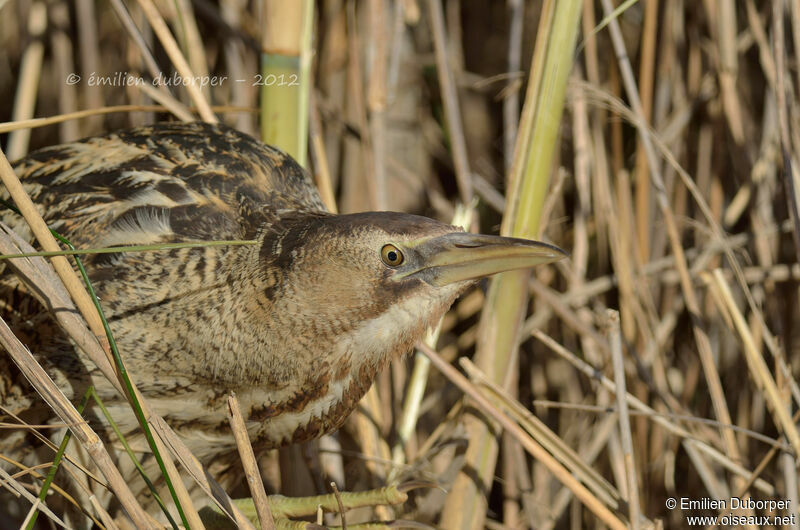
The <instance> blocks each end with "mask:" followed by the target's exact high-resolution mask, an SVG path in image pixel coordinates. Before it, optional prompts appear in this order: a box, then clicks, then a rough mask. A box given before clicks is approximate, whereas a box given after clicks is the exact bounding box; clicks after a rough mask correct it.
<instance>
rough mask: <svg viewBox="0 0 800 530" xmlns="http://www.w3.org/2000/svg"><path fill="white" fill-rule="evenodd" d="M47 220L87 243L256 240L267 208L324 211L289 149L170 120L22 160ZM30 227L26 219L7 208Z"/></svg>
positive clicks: (19, 166)
mask: <svg viewBox="0 0 800 530" xmlns="http://www.w3.org/2000/svg"><path fill="white" fill-rule="evenodd" d="M14 167H15V171H16V172H17V174H18V175H19V176H20V178H21V180H22V182H23V184H24V186H25V187H26V189H27V190H28V193H29V194H30V195H31V198H32V199H33V201H34V203H36V204H37V206H38V207H39V209H40V212H41V213H42V215H43V217H44V218H45V221H46V222H48V224H49V225H50V226H51V228H54V229H56V230H58V231H60V232H61V233H62V234H64V235H67V236H68V237H70V238H71V239H72V242H73V243H74V244H76V245H81V246H115V245H131V244H152V243H159V242H170V241H181V240H187V239H201V240H210V239H236V238H248V237H252V236H253V234H254V233H255V232H256V231H257V230H258V224H259V223H260V222H261V221H260V219H262V218H263V215H256V214H259V213H267V212H270V213H271V214H272V215H274V214H275V212H279V211H280V210H283V209H287V210H295V211H297V210H300V211H303V210H306V211H324V210H325V207H324V206H323V204H322V201H321V200H320V197H319V194H318V193H317V190H316V188H315V187H314V185H313V183H312V182H311V179H310V177H309V176H308V174H307V173H306V172H305V171H304V170H303V169H302V168H301V167H300V166H299V165H298V164H297V163H296V162H295V161H294V160H293V159H292V158H291V157H289V156H288V155H287V154H285V153H284V152H282V151H280V150H278V149H276V148H273V147H270V146H267V145H264V144H262V143H261V142H259V141H257V140H256V139H254V138H252V137H250V136H248V135H246V134H243V133H241V132H239V131H236V130H234V129H231V128H229V127H227V126H224V125H218V124H208V123H202V122H194V123H162V124H157V125H153V126H150V127H142V128H137V129H132V130H128V131H122V132H117V133H113V134H108V135H106V136H100V137H93V138H88V139H85V140H81V141H78V142H74V143H70V144H65V145H59V146H54V147H49V148H45V149H41V150H39V151H36V152H34V153H31V154H30V155H29V156H28V157H26V158H24V159H22V160H20V161H19V162H17V163H16V164H14ZM3 219H4V220H6V221H7V222H9V223H10V224H12V225H17V226H12V227H14V228H15V229H16V228H19V229H20V230H18V231H22V232H25V230H26V229H25V227H24V226H23V225H22V223H21V222H20V220H19V219H16V220H15V219H13V218H12V217H11V216H9V215H3Z"/></svg>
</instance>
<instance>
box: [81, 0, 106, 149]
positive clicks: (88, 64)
mask: <svg viewBox="0 0 800 530" xmlns="http://www.w3.org/2000/svg"><path fill="white" fill-rule="evenodd" d="M75 14H76V17H75V22H76V23H77V24H78V51H79V53H80V58H81V73H82V74H83V78H84V79H88V78H89V76H91V75H93V74H94V73H96V72H101V71H102V69H101V67H100V39H99V37H98V31H97V15H96V14H95V3H94V2H93V1H92V0H76V2H75ZM83 96H84V97H83V105H84V106H85V107H86V108H90V109H92V108H100V107H102V106H103V94H102V92H101V90H100V86H99V85H95V84H93V83H87V84H86V86H85V87H84V90H83ZM101 124H102V120H100V119H99V118H97V117H93V118H89V119H88V120H87V121H86V123H84V124H83V125H84V127H83V129H82V131H81V132H82V133H83V134H90V133H97V132H99V129H100V126H101Z"/></svg>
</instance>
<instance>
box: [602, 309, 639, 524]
mask: <svg viewBox="0 0 800 530" xmlns="http://www.w3.org/2000/svg"><path fill="white" fill-rule="evenodd" d="M607 317H608V328H609V331H608V342H609V344H610V345H611V361H612V364H613V366H614V381H615V383H616V390H615V393H616V397H617V413H618V415H619V430H620V440H621V442H622V451H623V457H624V459H625V478H626V479H627V485H628V508H629V509H630V525H631V528H632V529H633V530H638V529H639V528H640V527H641V525H640V520H639V518H640V517H641V515H642V508H641V505H640V501H639V481H638V477H637V473H636V463H635V462H634V458H633V437H632V436H631V419H630V414H628V400H627V399H626V396H627V394H628V392H627V390H626V385H625V360H624V359H623V357H622V336H621V332H620V326H619V313H618V312H617V311H614V310H612V309H609V310H608V312H607Z"/></svg>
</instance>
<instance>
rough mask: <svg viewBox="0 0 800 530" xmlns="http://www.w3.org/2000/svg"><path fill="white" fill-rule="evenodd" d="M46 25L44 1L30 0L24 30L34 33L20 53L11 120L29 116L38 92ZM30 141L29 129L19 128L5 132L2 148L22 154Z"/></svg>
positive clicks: (14, 155) (14, 157)
mask: <svg viewBox="0 0 800 530" xmlns="http://www.w3.org/2000/svg"><path fill="white" fill-rule="evenodd" d="M46 28H47V10H46V8H45V4H44V2H34V3H33V4H31V11H30V14H29V15H28V32H29V33H30V34H31V36H33V37H35V38H34V40H32V41H31V42H30V43H29V44H28V46H27V48H26V49H25V53H24V54H23V56H22V61H21V64H20V71H19V79H18V80H17V90H16V94H15V95H14V105H13V107H12V109H13V112H12V118H11V119H12V120H25V119H28V118H30V117H31V116H33V110H34V107H35V105H36V95H37V94H38V93H39V92H38V90H37V87H38V86H39V77H40V75H41V72H42V60H43V58H44V43H43V42H42V40H41V37H42V36H43V34H44V31H45V29H46ZM29 141H30V131H28V130H24V129H23V130H19V131H16V132H14V133H13V134H11V135H9V138H8V144H7V147H6V150H7V151H8V156H9V157H10V158H11V159H12V160H16V159H18V158H22V157H23V156H25V153H26V152H27V151H28V142H29Z"/></svg>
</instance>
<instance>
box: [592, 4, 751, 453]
mask: <svg viewBox="0 0 800 530" xmlns="http://www.w3.org/2000/svg"><path fill="white" fill-rule="evenodd" d="M602 3H603V7H604V9H605V12H606V14H607V15H610V14H611V12H612V11H613V9H612V6H611V3H610V1H609V0H602ZM609 30H610V32H611V40H612V42H613V44H614V49H615V52H616V54H617V60H618V62H619V66H620V71H621V73H622V78H623V81H624V82H625V86H626V91H627V94H628V97H629V99H630V101H631V107H632V109H633V111H634V113H635V115H636V122H635V125H636V127H637V130H638V131H639V136H640V138H641V139H642V142H643V145H644V148H645V151H646V152H647V158H648V161H649V163H650V178H651V179H652V181H653V185H654V187H655V189H656V199H657V201H658V205H659V209H660V210H661V213H662V215H663V216H664V221H665V225H666V230H667V235H668V236H669V241H670V245H671V248H672V252H673V254H674V255H675V257H676V264H677V266H678V271H679V272H680V275H681V289H682V291H683V295H684V298H685V301H686V308H687V310H688V311H689V314H690V316H691V319H692V331H693V333H694V337H695V342H696V344H697V349H698V354H699V356H700V361H701V363H702V365H703V371H704V373H705V376H706V382H707V384H708V388H709V393H710V395H711V399H712V401H713V404H714V410H715V413H716V415H717V418H718V419H719V420H720V422H721V423H723V424H732V423H733V420H732V419H731V415H730V411H729V410H728V405H727V402H726V400H725V393H724V390H723V389H722V382H721V379H720V375H719V372H718V371H717V368H716V366H715V363H714V359H713V355H712V353H711V343H710V341H709V338H708V335H707V333H706V331H705V329H703V327H702V325H701V323H700V321H699V315H700V314H701V310H700V305H699V302H698V300H697V296H696V294H695V292H694V288H693V286H692V282H691V278H690V276H689V271H688V266H687V264H686V257H685V255H684V252H683V246H682V245H681V240H680V235H679V231H678V227H677V225H676V222H675V218H674V215H673V212H672V209H671V208H670V205H669V201H668V199H667V197H666V193H665V188H664V183H663V181H662V179H661V172H660V171H659V169H658V166H657V164H656V160H655V150H654V149H653V147H652V144H651V141H650V135H649V134H648V132H647V130H646V126H645V122H644V121H643V118H642V109H641V103H640V101H639V98H638V93H637V91H636V82H635V80H634V77H633V73H632V71H631V67H630V63H629V62H628V59H627V54H626V52H625V44H624V42H623V40H622V35H621V32H620V29H619V25H618V23H617V21H616V19H613V18H612V19H611V20H610V22H609ZM721 434H722V436H723V438H724V439H725V442H726V449H727V451H728V452H729V453H730V454H731V456H732V457H733V459H734V460H737V461H740V460H741V453H740V451H739V448H738V446H737V444H736V439H735V438H734V436H733V433H732V432H731V431H729V430H727V429H723V430H722V431H721Z"/></svg>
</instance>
